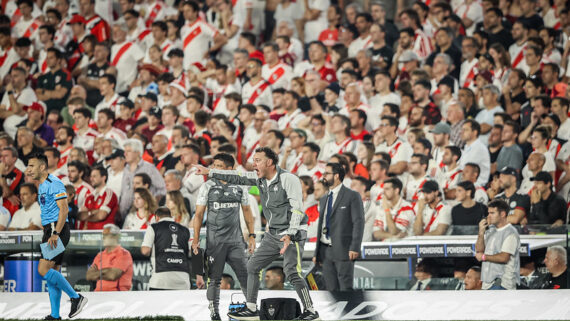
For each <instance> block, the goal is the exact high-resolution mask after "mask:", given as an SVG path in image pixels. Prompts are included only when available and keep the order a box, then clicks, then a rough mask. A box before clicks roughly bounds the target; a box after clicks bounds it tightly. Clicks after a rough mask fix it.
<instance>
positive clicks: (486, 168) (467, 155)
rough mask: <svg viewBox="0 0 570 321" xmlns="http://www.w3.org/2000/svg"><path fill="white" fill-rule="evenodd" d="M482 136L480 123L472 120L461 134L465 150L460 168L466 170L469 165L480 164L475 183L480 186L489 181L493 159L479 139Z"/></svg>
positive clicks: (464, 125) (467, 121)
mask: <svg viewBox="0 0 570 321" xmlns="http://www.w3.org/2000/svg"><path fill="white" fill-rule="evenodd" d="M480 134H481V126H480V125H479V123H478V122H476V121H474V120H471V119H468V120H466V121H465V123H464V124H463V127H462V133H461V139H462V141H463V142H464V143H465V150H464V151H463V153H462V155H461V159H460V162H459V166H460V167H461V168H464V167H465V165H466V164H467V163H476V164H478V165H479V168H480V174H479V177H478V178H477V181H476V182H474V183H476V185H478V186H483V185H485V184H486V183H487V181H489V173H490V168H491V159H490V156H489V151H488V150H487V148H486V147H485V145H484V144H483V143H482V142H481V140H480V139H478V137H479V135H480Z"/></svg>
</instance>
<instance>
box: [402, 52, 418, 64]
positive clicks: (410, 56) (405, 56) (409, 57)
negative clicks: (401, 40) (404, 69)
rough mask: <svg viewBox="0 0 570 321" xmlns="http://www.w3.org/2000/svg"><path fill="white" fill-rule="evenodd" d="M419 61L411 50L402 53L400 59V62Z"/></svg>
mask: <svg viewBox="0 0 570 321" xmlns="http://www.w3.org/2000/svg"><path fill="white" fill-rule="evenodd" d="M419 60H420V58H419V57H418V55H417V54H416V53H415V52H413V51H411V50H406V51H404V52H403V53H402V55H401V56H400V59H398V62H408V61H419Z"/></svg>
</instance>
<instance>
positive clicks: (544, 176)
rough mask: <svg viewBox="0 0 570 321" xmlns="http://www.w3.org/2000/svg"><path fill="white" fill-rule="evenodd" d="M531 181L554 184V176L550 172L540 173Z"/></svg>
mask: <svg viewBox="0 0 570 321" xmlns="http://www.w3.org/2000/svg"><path fill="white" fill-rule="evenodd" d="M530 180H531V181H533V182H536V181H540V182H544V183H551V184H552V176H550V174H549V173H548V172H538V174H536V176H535V177H531V178H530Z"/></svg>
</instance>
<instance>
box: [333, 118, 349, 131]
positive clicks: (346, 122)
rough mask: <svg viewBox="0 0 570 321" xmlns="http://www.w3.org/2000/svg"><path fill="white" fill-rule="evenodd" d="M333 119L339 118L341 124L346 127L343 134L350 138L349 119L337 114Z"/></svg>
mask: <svg viewBox="0 0 570 321" xmlns="http://www.w3.org/2000/svg"><path fill="white" fill-rule="evenodd" d="M334 117H338V118H340V119H341V120H342V122H343V123H344V125H345V126H346V127H345V128H344V134H345V135H346V136H350V118H348V117H346V116H345V115H343V114H338V113H337V114H334V116H333V118H334Z"/></svg>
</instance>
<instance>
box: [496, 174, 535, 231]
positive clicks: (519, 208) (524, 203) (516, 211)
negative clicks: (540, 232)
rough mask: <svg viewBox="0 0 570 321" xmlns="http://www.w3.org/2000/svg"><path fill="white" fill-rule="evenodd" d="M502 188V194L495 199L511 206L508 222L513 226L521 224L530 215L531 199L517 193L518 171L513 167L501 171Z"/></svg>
mask: <svg viewBox="0 0 570 321" xmlns="http://www.w3.org/2000/svg"><path fill="white" fill-rule="evenodd" d="M499 173H500V176H499V181H500V186H501V189H502V190H503V192H502V193H500V194H498V195H496V196H495V199H502V200H504V201H505V202H506V203H507V204H509V207H510V210H509V216H508V217H507V221H508V222H509V223H511V224H520V223H521V222H522V221H523V219H524V218H525V217H527V216H528V214H530V198H529V196H528V195H526V194H520V193H519V192H518V191H517V177H518V173H517V171H516V170H515V169H514V168H512V167H505V168H503V169H501V170H500V172H499Z"/></svg>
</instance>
